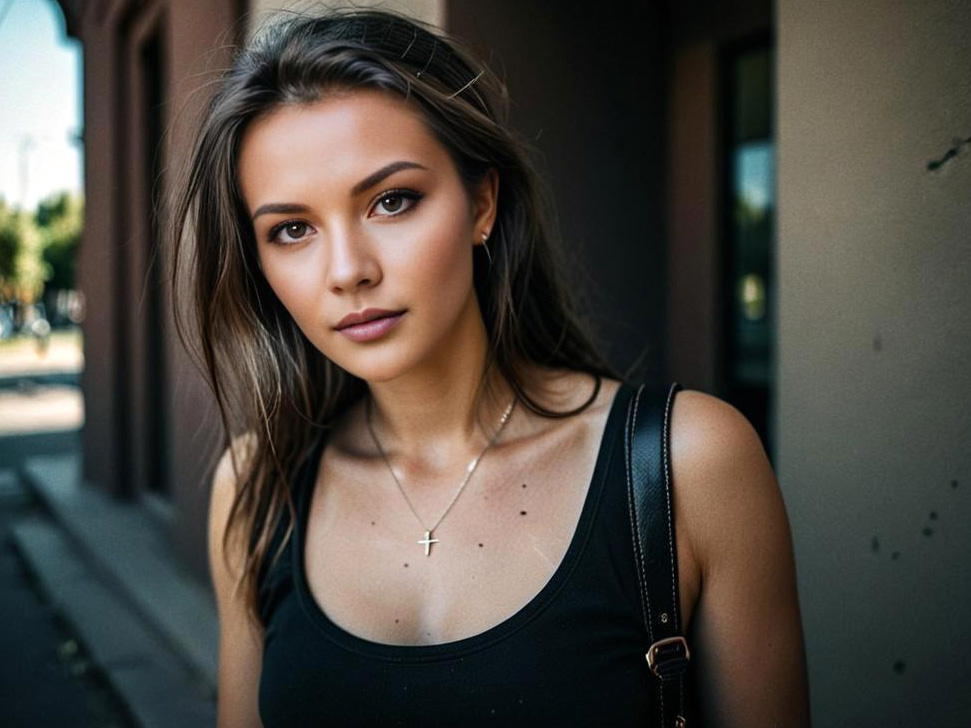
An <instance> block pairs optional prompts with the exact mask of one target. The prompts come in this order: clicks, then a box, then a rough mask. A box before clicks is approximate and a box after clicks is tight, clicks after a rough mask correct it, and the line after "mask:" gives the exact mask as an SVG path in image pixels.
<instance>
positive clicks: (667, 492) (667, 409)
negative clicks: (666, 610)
mask: <svg viewBox="0 0 971 728" xmlns="http://www.w3.org/2000/svg"><path fill="white" fill-rule="evenodd" d="M676 386H677V385H675V384H672V385H671V388H670V389H669V390H668V397H667V401H666V402H665V404H664V429H663V430H662V432H661V438H662V440H661V442H662V448H663V450H662V451H661V456H662V458H663V460H664V486H665V487H664V496H665V498H667V502H668V509H667V510H668V552H669V553H670V555H671V611H672V612H673V615H672V616H673V617H674V629H675V631H676V632H680V631H681V628H680V627H679V626H678V611H679V607H680V606H681V605H679V604H678V603H677V602H676V601H675V600H676V599H677V598H678V590H677V586H676V584H675V579H677V578H678V575H677V574H676V573H675V567H676V564H675V563H674V524H673V518H674V516H673V514H672V509H671V472H670V463H669V462H668V461H669V460H670V458H669V457H668V427H669V426H670V419H671V406H672V404H673V402H674V391H675V387H676Z"/></svg>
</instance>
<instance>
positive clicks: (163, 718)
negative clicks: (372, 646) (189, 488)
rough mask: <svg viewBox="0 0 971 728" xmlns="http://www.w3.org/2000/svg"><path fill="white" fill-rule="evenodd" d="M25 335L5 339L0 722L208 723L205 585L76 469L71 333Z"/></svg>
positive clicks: (0, 370) (211, 710)
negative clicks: (35, 338) (43, 339)
mask: <svg viewBox="0 0 971 728" xmlns="http://www.w3.org/2000/svg"><path fill="white" fill-rule="evenodd" d="M33 343H34V342H31V341H28V342H17V344H16V345H13V346H12V345H11V343H10V342H3V346H2V347H0V596H2V599H0V655H2V656H3V657H2V658H0V726H2V727H3V728H8V727H9V728H17V727H18V726H24V727H26V726H31V727H32V728H33V727H39V728H45V727H46V726H51V727H52V728H57V727H60V726H65V727H68V726H69V727H71V728H74V727H75V726H95V727H96V728H107V727H109V726H112V727H117V728H165V727H168V726H177V727H178V728H196V727H197V726H198V727H199V728H202V726H213V725H215V685H216V647H217V643H218V635H217V622H216V613H215V605H214V602H213V599H212V596H211V593H210V590H209V588H208V586H207V585H205V584H200V583H199V582H198V581H197V580H196V579H194V578H193V577H191V576H190V575H189V574H188V573H187V572H186V571H185V570H184V569H183V568H182V566H181V564H180V563H179V562H178V560H177V559H176V558H175V556H174V550H173V548H172V545H171V543H170V542H169V540H168V528H167V524H166V523H165V522H164V518H163V517H162V516H160V515H159V512H158V509H157V508H154V509H153V508H150V507H148V506H147V505H146V504H145V503H140V502H138V501H119V500H117V499H113V498H110V497H108V496H106V495H105V494H104V493H103V492H101V491H100V490H99V489H97V488H95V487H93V486H91V485H89V484H86V483H84V482H83V481H82V479H81V476H80V471H81V468H80V465H81V440H80V432H81V427H83V421H84V415H83V399H82V397H81V392H80V390H79V388H78V382H79V375H80V370H79V368H80V366H82V365H83V361H82V359H81V357H80V355H79V351H80V346H79V339H77V338H76V337H75V338H74V339H73V340H72V338H71V337H70V336H61V337H52V338H51V345H50V346H49V347H48V348H47V350H46V351H43V352H40V351H38V350H37V349H36V347H34V346H30V345H32V344H33ZM72 347H73V349H72ZM41 354H43V356H41Z"/></svg>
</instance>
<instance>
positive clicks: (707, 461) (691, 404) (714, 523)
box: [671, 390, 786, 571]
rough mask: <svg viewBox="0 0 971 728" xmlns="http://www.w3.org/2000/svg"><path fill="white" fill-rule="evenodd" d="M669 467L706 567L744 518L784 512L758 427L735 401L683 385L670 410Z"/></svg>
mask: <svg viewBox="0 0 971 728" xmlns="http://www.w3.org/2000/svg"><path fill="white" fill-rule="evenodd" d="M671 468H672V471H673V473H672V475H673V482H674V486H673V487H674V489H675V493H676V499H677V502H678V507H679V508H680V509H681V511H682V514H683V516H684V519H683V520H684V524H685V526H686V527H687V529H688V536H689V539H690V547H691V550H692V552H693V554H694V555H695V556H696V557H697V558H698V560H699V567H700V568H701V569H702V571H705V570H706V569H707V568H708V567H711V566H712V559H713V558H715V557H719V558H729V557H730V556H731V554H732V553H733V551H732V550H729V551H725V550H724V549H725V547H727V546H730V545H731V542H732V541H735V540H738V539H737V535H736V534H737V533H738V531H737V528H738V526H739V525H740V524H741V523H743V522H745V523H748V522H750V521H758V520H759V519H760V518H766V517H767V518H770V520H769V521H765V522H764V523H765V525H767V526H772V524H776V525H777V526H778V525H782V524H784V523H785V521H786V518H785V513H784V510H783V509H782V499H781V493H780V490H779V487H778V483H777V481H776V478H775V473H774V472H773V470H772V466H771V464H770V463H769V459H768V456H767V455H766V453H765V449H764V448H763V446H762V441H761V439H760V438H759V435H758V433H757V432H756V431H755V428H754V427H753V426H752V424H751V423H750V422H749V421H748V419H747V418H746V417H745V415H743V414H742V413H741V412H739V411H738V410H737V409H736V408H735V407H733V406H732V405H731V404H729V403H727V402H725V401H724V400H722V399H719V398H718V397H714V396H712V395H710V394H706V393H704V392H699V391H696V390H683V391H681V392H679V393H678V394H677V396H676V397H675V399H674V405H673V408H672V414H671Z"/></svg>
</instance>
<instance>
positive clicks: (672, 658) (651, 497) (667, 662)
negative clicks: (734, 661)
mask: <svg viewBox="0 0 971 728" xmlns="http://www.w3.org/2000/svg"><path fill="white" fill-rule="evenodd" d="M680 389H681V385H680V384H678V383H677V382H673V383H672V384H670V385H669V386H667V387H665V388H658V387H656V386H654V387H648V386H646V385H641V386H640V387H639V388H638V389H637V391H636V392H635V393H634V395H633V396H632V397H631V399H630V402H629V404H628V407H627V422H626V426H625V429H624V446H625V447H624V449H625V457H626V461H627V494H628V505H629V508H630V517H631V531H632V532H633V539H634V560H635V562H636V564H637V576H638V580H639V586H640V595H641V608H642V612H643V616H644V625H645V627H646V628H647V637H648V642H647V644H648V645H649V647H648V650H647V653H646V654H645V657H646V659H647V663H648V667H649V669H650V671H651V673H652V680H653V681H654V682H655V683H656V687H657V691H658V703H659V707H660V717H661V722H660V723H659V725H660V726H663V728H683V726H686V725H687V723H686V720H685V715H686V713H685V710H686V703H687V696H686V694H685V673H686V671H687V668H688V660H689V659H690V652H689V651H688V644H687V642H686V641H685V639H684V636H683V635H682V634H681V608H680V601H679V595H678V556H677V552H676V548H675V543H676V542H675V534H674V511H673V493H672V490H671V454H670V430H671V408H672V405H673V404H674V395H675V394H676V393H677V392H678V390H680Z"/></svg>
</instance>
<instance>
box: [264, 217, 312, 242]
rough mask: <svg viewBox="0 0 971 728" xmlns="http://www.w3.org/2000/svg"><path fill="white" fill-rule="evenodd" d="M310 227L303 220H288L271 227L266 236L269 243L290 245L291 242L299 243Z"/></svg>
mask: <svg viewBox="0 0 971 728" xmlns="http://www.w3.org/2000/svg"><path fill="white" fill-rule="evenodd" d="M312 229H313V228H311V227H310V226H309V225H308V224H307V223H305V222H300V221H298V220H289V221H287V222H284V223H280V224H279V225H277V226H275V227H274V228H273V229H271V230H270V233H269V236H268V237H269V240H270V242H271V243H275V244H277V245H292V244H293V243H299V242H300V241H301V240H302V239H303V238H305V237H306V236H307V235H308V234H309V231H311V230H312Z"/></svg>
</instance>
